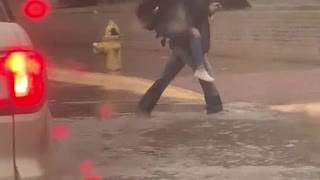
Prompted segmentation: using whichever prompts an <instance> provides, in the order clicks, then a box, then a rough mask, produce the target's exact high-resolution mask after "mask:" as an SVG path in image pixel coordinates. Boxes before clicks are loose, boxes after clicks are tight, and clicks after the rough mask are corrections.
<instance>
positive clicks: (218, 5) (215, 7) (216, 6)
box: [213, 2, 222, 13]
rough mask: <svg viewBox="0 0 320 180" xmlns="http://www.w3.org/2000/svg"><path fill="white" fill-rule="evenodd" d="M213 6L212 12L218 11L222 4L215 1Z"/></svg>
mask: <svg viewBox="0 0 320 180" xmlns="http://www.w3.org/2000/svg"><path fill="white" fill-rule="evenodd" d="M213 7H214V10H213V11H214V13H215V12H218V11H220V10H221V9H222V5H221V3H219V2H215V3H213Z"/></svg>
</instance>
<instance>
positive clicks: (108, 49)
mask: <svg viewBox="0 0 320 180" xmlns="http://www.w3.org/2000/svg"><path fill="white" fill-rule="evenodd" d="M93 51H94V53H95V54H102V55H104V56H105V59H106V66H107V69H108V70H111V71H117V70H120V69H121V68H122V62H121V43H120V29H119V27H118V26H117V25H116V24H115V23H114V22H113V21H112V20H110V21H109V23H108V25H107V27H106V30H105V34H104V36H103V38H102V42H98V43H96V42H95V43H93Z"/></svg>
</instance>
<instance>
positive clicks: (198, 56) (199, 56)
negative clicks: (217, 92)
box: [190, 37, 214, 82]
mask: <svg viewBox="0 0 320 180" xmlns="http://www.w3.org/2000/svg"><path fill="white" fill-rule="evenodd" d="M190 51H191V56H192V60H193V61H192V63H191V68H192V69H193V70H194V75H195V76H196V77H197V78H199V79H201V80H204V81H208V82H212V81H214V78H213V77H212V75H210V74H209V73H208V72H207V71H206V69H205V66H204V61H205V58H204V53H203V51H202V44H201V37H192V38H191V40H190Z"/></svg>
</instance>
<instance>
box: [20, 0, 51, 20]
mask: <svg viewBox="0 0 320 180" xmlns="http://www.w3.org/2000/svg"><path fill="white" fill-rule="evenodd" d="M49 10H50V7H49V5H48V4H47V3H46V2H44V1H41V0H30V1H28V2H27V3H26V4H25V5H24V8H23V11H24V14H25V15H26V16H27V17H28V18H32V19H40V18H43V17H45V16H46V15H47V14H48V12H49Z"/></svg>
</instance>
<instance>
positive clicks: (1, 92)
mask: <svg viewBox="0 0 320 180" xmlns="http://www.w3.org/2000/svg"><path fill="white" fill-rule="evenodd" d="M47 82H48V80H47V74H46V65H45V60H44V58H43V56H42V55H41V54H40V53H38V52H36V51H35V50H34V48H33V45H32V42H31V40H30V38H29V36H28V35H27V33H26V31H25V30H24V29H23V28H22V27H21V26H19V25H18V24H17V23H15V22H14V19H13V16H12V13H11V11H10V8H9V6H8V4H7V2H6V1H5V0H0V180H24V179H33V180H38V179H39V180H44V179H46V178H47V175H48V161H49V149H50V141H51V140H50V139H51V138H50V133H49V132H50V123H51V121H52V120H51V116H50V111H49V108H48V100H47Z"/></svg>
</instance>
